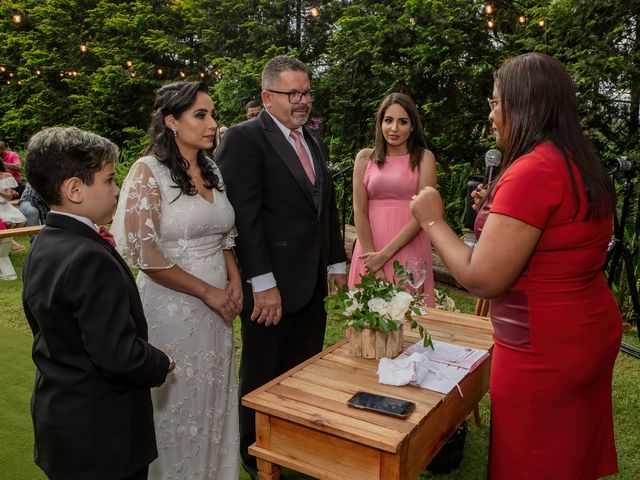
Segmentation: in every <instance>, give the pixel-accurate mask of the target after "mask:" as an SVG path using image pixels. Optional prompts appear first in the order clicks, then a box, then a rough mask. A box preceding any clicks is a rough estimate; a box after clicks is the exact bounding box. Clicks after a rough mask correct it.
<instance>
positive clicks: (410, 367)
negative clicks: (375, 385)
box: [378, 352, 465, 397]
mask: <svg viewBox="0 0 640 480" xmlns="http://www.w3.org/2000/svg"><path fill="white" fill-rule="evenodd" d="M443 367H445V365H438V364H437V363H436V362H433V361H432V360H431V359H430V358H429V352H424V353H419V352H414V353H412V354H411V355H408V356H407V355H400V356H399V357H396V358H394V359H390V358H381V359H380V362H379V363H378V382H380V383H382V384H383V385H394V386H396V387H397V386H401V385H415V386H416V387H422V388H428V389H430V390H435V391H437V392H442V393H449V391H450V390H451V389H452V388H453V387H456V388H457V389H458V391H459V392H460V396H461V397H462V396H463V395H462V390H461V389H460V386H459V385H458V382H459V381H460V380H461V379H462V378H463V377H464V375H465V373H463V374H462V375H461V376H460V377H459V378H455V377H457V375H455V376H454V378H452V376H450V375H447V374H446V373H444V371H443V370H445V368H443ZM454 370H460V369H455V368H454ZM449 373H453V372H449ZM455 373H458V372H455Z"/></svg>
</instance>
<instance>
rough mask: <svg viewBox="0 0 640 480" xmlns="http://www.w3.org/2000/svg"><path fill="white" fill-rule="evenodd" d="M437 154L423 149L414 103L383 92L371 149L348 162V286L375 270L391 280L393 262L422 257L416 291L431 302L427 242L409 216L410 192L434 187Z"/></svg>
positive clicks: (380, 276)
mask: <svg viewBox="0 0 640 480" xmlns="http://www.w3.org/2000/svg"><path fill="white" fill-rule="evenodd" d="M435 184H436V159H435V157H434V155H433V153H431V151H429V149H428V148H427V142H426V140H425V137H424V133H423V132H422V122H421V121H420V117H419V116H418V109H417V108H416V105H415V102H414V101H413V100H412V99H411V97H409V96H408V95H405V94H403V93H392V94H391V95H389V96H387V97H386V98H385V99H384V100H383V101H382V103H381V104H380V107H379V108H378V114H377V116H376V141H375V146H374V148H373V149H371V148H365V149H363V150H361V151H360V152H358V155H357V156H356V160H355V165H354V167H353V212H354V217H355V224H356V235H357V240H356V245H355V248H354V250H353V255H352V259H351V267H350V269H349V288H351V287H353V286H354V285H355V284H357V283H359V281H360V276H361V275H364V274H365V273H366V272H375V274H376V275H377V276H378V277H379V278H383V279H386V280H388V281H390V282H393V280H394V279H393V261H394V260H399V261H400V263H402V264H403V265H405V264H406V262H407V260H408V259H409V258H411V257H419V258H424V259H425V260H426V262H427V276H426V280H425V282H424V284H423V285H422V286H421V287H420V289H419V291H422V292H426V293H428V294H429V296H428V297H427V300H426V303H427V305H429V306H433V305H434V295H433V269H432V265H431V242H430V241H429V237H428V236H427V234H426V233H425V232H423V231H422V230H421V229H420V226H419V225H418V223H417V222H416V220H415V219H414V218H413V216H412V215H411V211H410V209H409V202H410V201H411V197H412V196H413V195H415V194H416V193H417V192H418V191H419V190H420V189H422V188H424V187H426V186H432V187H435Z"/></svg>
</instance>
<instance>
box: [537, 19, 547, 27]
mask: <svg viewBox="0 0 640 480" xmlns="http://www.w3.org/2000/svg"><path fill="white" fill-rule="evenodd" d="M538 25H540V28H544V26H545V25H546V22H545V21H544V20H540V21H539V22H538Z"/></svg>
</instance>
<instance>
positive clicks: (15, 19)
mask: <svg viewBox="0 0 640 480" xmlns="http://www.w3.org/2000/svg"><path fill="white" fill-rule="evenodd" d="M22 20H23V18H22V15H21V14H20V13H14V14H12V15H11V21H12V22H13V23H15V24H16V25H19V24H21V23H22Z"/></svg>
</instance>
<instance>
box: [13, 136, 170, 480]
mask: <svg viewBox="0 0 640 480" xmlns="http://www.w3.org/2000/svg"><path fill="white" fill-rule="evenodd" d="M117 158H118V149H117V147H116V146H115V145H114V144H113V143H111V142H110V141H109V140H107V139H106V138H102V137H99V136H98V135H95V134H93V133H90V132H86V131H83V130H79V129H77V128H73V127H69V128H60V127H56V128H49V129H46V130H43V131H41V132H39V133H37V134H35V135H34V136H33V137H32V138H31V140H30V141H29V145H28V147H27V155H26V172H27V175H28V177H29V182H30V184H31V185H32V187H33V188H34V189H35V190H36V191H37V192H38V194H39V195H40V197H41V198H42V199H43V200H44V201H45V202H46V203H47V205H49V206H50V207H51V212H50V213H49V215H48V216H47V220H46V226H45V227H44V229H43V230H42V232H41V233H40V234H39V235H38V237H37V239H36V240H35V241H34V244H33V246H32V248H31V251H30V252H29V256H28V258H27V261H26V262H25V264H24V270H23V275H22V278H23V291H22V303H23V306H24V311H25V314H26V316H27V320H28V321H29V325H30V326H31V330H32V331H33V354H32V356H33V361H34V363H35V364H36V381H35V387H34V390H33V397H32V399H31V414H32V417H33V426H34V437H35V461H36V463H37V464H38V465H39V466H40V467H41V468H42V469H43V470H44V471H45V473H46V474H47V476H48V477H49V478H51V479H61V480H62V479H63V480H93V479H105V480H107V479H108V480H122V479H127V480H144V479H146V478H147V468H148V465H149V463H151V461H152V460H154V459H155V458H156V457H157V450H156V440H155V433H154V426H153V411H152V405H151V396H150V392H149V388H150V387H153V386H156V385H159V384H161V383H163V382H164V380H165V377H166V376H167V373H168V372H169V371H170V370H172V369H173V368H174V367H175V364H174V363H173V361H172V360H171V358H170V357H169V356H168V355H167V354H165V353H163V352H162V351H161V350H158V349H157V348H155V347H153V346H152V345H150V344H149V343H147V321H146V319H145V316H144V313H143V310H142V303H141V301H140V296H139V294H138V289H137V287H136V284H135V282H134V279H133V276H132V275H131V272H130V271H129V268H128V267H127V265H126V264H125V262H124V260H123V259H122V258H121V257H120V255H119V254H118V253H117V252H116V251H115V248H114V246H113V245H112V244H111V243H110V241H113V237H111V238H109V234H108V232H105V231H102V233H101V231H100V230H99V229H98V228H97V227H96V224H104V223H108V222H110V221H111V215H112V214H113V209H114V207H115V204H116V201H117V195H118V187H117V186H116V185H115V182H114V178H113V177H114V174H115V171H114V163H115V161H116V160H117ZM105 238H106V239H105Z"/></svg>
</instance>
